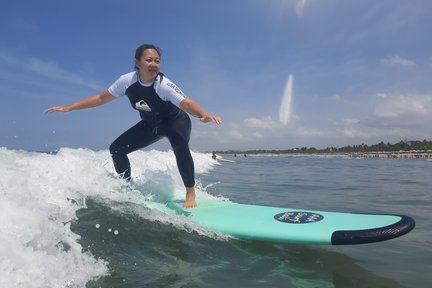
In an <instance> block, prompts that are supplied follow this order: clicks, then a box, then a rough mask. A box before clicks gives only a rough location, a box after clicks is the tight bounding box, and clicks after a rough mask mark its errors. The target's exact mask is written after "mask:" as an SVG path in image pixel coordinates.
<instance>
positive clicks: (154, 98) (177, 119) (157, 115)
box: [108, 75, 195, 187]
mask: <svg viewBox="0 0 432 288" xmlns="http://www.w3.org/2000/svg"><path fill="white" fill-rule="evenodd" d="M124 76H126V75H124ZM135 77H137V76H135ZM129 78H131V77H129ZM129 78H128V81H129V80H131V79H129ZM162 79H164V77H163V76H162V75H160V76H158V78H157V80H156V81H160V82H159V83H156V81H155V82H154V83H153V84H152V85H151V86H144V85H143V84H142V83H140V81H139V79H137V81H136V82H134V80H132V81H129V82H130V83H131V85H127V88H126V90H125V92H124V94H125V95H127V96H128V98H129V101H130V103H131V105H132V107H133V108H134V109H135V110H137V111H139V113H140V116H141V119H142V120H141V121H140V122H138V123H137V124H136V125H135V126H133V127H132V128H130V129H129V130H127V131H126V132H124V133H123V134H122V135H120V136H119V137H118V138H117V139H116V140H115V141H114V142H113V143H112V144H111V146H110V148H109V149H110V152H111V155H112V158H113V162H114V167H115V169H116V171H117V173H119V174H120V175H122V176H123V177H124V178H126V179H130V177H131V167H130V162H129V159H128V157H127V154H129V153H131V152H133V151H136V150H138V149H142V148H144V147H146V146H148V145H150V144H152V143H154V142H156V141H158V140H160V139H161V138H163V137H167V138H168V140H169V141H170V144H171V147H172V149H173V151H174V154H175V157H176V161H177V166H178V169H179V171H180V175H181V177H182V180H183V183H184V185H185V187H193V186H195V174H194V163H193V159H192V155H191V153H190V150H189V139H190V133H191V120H190V118H189V116H188V115H187V114H186V113H185V112H183V111H182V110H180V109H179V108H178V107H177V106H176V105H174V104H173V103H172V102H170V101H166V100H164V99H162V98H161V97H160V95H158V93H157V92H156V89H155V83H156V84H157V85H160V84H162ZM120 80H121V79H119V80H118V81H120ZM124 82H125V81H124V80H123V82H122V83H124ZM169 84H171V85H172V87H173V88H175V89H178V88H177V87H176V86H175V85H173V84H172V83H171V82H168V86H169ZM113 86H114V84H113ZM170 87H171V86H170ZM110 89H111V88H110ZM110 89H109V90H108V91H110V93H111V94H113V95H114V93H115V92H114V91H115V89H117V87H115V88H112V90H110ZM168 89H170V88H168ZM111 91H113V92H111ZM177 92H180V93H181V95H182V92H181V91H180V90H179V89H178V91H177ZM114 96H117V95H114Z"/></svg>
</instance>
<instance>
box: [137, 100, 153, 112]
mask: <svg viewBox="0 0 432 288" xmlns="http://www.w3.org/2000/svg"><path fill="white" fill-rule="evenodd" d="M135 108H136V109H137V110H141V111H146V112H151V111H152V110H151V108H150V106H149V105H148V104H147V103H146V102H145V101H144V100H141V101H138V102H136V103H135Z"/></svg>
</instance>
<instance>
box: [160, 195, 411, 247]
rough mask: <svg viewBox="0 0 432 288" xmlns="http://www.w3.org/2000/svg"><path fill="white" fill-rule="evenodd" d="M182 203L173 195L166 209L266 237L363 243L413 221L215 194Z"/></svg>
mask: <svg viewBox="0 0 432 288" xmlns="http://www.w3.org/2000/svg"><path fill="white" fill-rule="evenodd" d="M183 203H184V200H173V201H172V202H170V203H168V204H167V206H166V208H167V209H168V210H170V213H176V214H179V215H185V216H187V217H190V218H192V219H193V220H194V221H196V222H197V223H198V224H199V225H201V226H203V227H206V228H207V229H210V230H212V231H216V232H222V233H225V234H228V235H231V236H234V237H236V238H239V239H252V240H262V241H269V242H286V243H300V244H314V245H315V244H327V245H349V244H364V243H372V242H379V241H384V240H389V239H393V238H396V237H399V236H402V235H404V234H406V233H408V232H409V231H411V230H412V229H413V228H414V226H415V221H414V219H412V218H410V217H408V216H403V215H380V214H378V215H377V214H355V213H340V212H325V211H309V210H298V209H288V208H277V207H268V206H258V205H246V204H238V203H233V202H229V201H222V200H218V199H198V201H197V205H198V207H197V208H194V209H184V208H183V207H182V205H183ZM165 212H168V211H165Z"/></svg>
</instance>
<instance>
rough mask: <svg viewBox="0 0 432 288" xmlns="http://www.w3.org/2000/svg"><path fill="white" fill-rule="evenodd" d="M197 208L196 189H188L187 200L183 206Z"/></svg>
mask: <svg viewBox="0 0 432 288" xmlns="http://www.w3.org/2000/svg"><path fill="white" fill-rule="evenodd" d="M195 207H197V205H196V202H195V187H186V200H185V203H184V204H183V208H187V209H190V208H195Z"/></svg>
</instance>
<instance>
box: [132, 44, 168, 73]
mask: <svg viewBox="0 0 432 288" xmlns="http://www.w3.org/2000/svg"><path fill="white" fill-rule="evenodd" d="M147 49H154V50H156V52H157V53H158V54H159V58H162V50H161V49H160V48H159V47H157V46H155V45H153V44H142V45H141V46H139V47H138V48H137V49H136V50H135V60H138V61H139V60H140V59H141V56H142V54H143V52H144V50H147ZM135 70H139V69H138V67H137V66H136V65H135Z"/></svg>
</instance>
